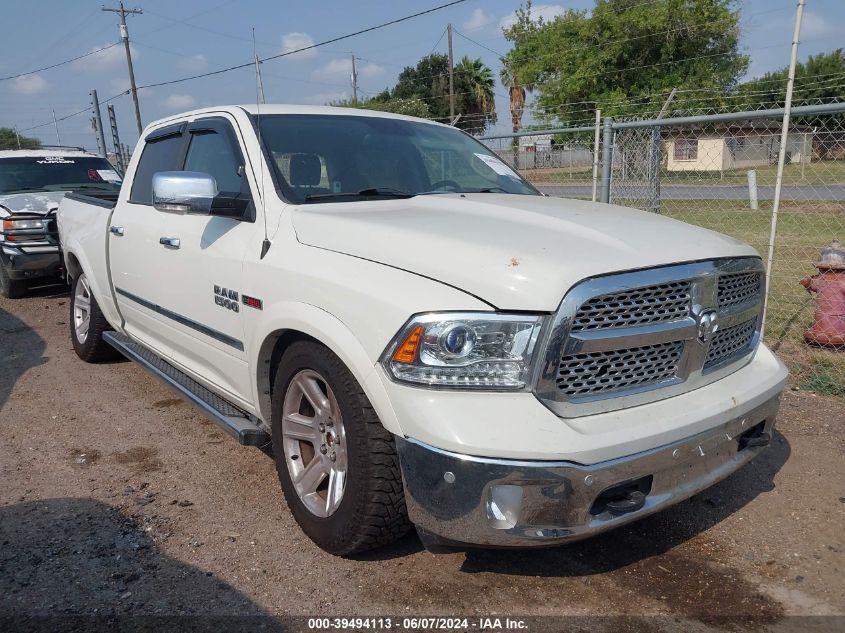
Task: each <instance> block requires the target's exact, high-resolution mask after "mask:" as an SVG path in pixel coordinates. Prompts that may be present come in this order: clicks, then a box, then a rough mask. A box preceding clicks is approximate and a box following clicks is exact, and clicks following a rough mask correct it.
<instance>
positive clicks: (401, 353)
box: [393, 325, 423, 363]
mask: <svg viewBox="0 0 845 633" xmlns="http://www.w3.org/2000/svg"><path fill="white" fill-rule="evenodd" d="M422 335H423V326H422V325H418V326H417V327H415V328H414V329H413V330H411V332H410V333H409V334H408V336H406V337H405V340H404V341H402V344H401V345H400V346H399V347H397V348H396V351H395V352H393V360H395V361H396V362H397V363H413V362H414V361H415V360H416V359H417V351H418V350H419V348H420V343H421V342H422Z"/></svg>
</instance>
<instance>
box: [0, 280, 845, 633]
mask: <svg viewBox="0 0 845 633" xmlns="http://www.w3.org/2000/svg"><path fill="white" fill-rule="evenodd" d="M67 322H68V299H67V296H66V294H65V291H64V289H63V288H60V287H52V288H43V289H39V290H37V291H36V293H35V295H34V296H30V297H28V298H25V299H22V300H17V301H7V300H4V299H0V472H2V475H0V545H2V547H0V616H5V617H9V616H14V617H17V618H18V620H14V621H15V622H18V623H20V622H21V621H22V620H21V619H20V618H29V617H32V616H44V615H52V616H62V615H67V614H82V615H91V614H95V615H107V616H114V615H117V616H120V615H139V614H162V615H183V614H204V615H241V616H243V615H266V614H269V615H273V616H287V615H300V616H328V617H334V616H351V615H360V616H376V615H392V616H407V615H421V614H428V615H444V616H458V615H462V616H470V617H473V618H475V617H478V616H490V617H505V616H512V617H513V616H560V615H570V616H603V618H605V619H602V620H597V621H593V620H583V621H584V622H591V623H592V624H590V625H589V626H587V629H589V630H598V629H602V628H605V629H608V630H611V629H617V628H626V629H628V630H647V631H657V630H664V629H669V628H677V627H681V628H683V629H684V630H708V629H721V630H745V629H774V630H778V629H780V630H796V629H799V628H800V629H801V630H802V631H808V632H809V631H815V630H843V629H845V618H841V617H840V618H795V617H791V616H809V615H815V616H825V615H839V616H842V615H845V570H843V563H844V562H845V553H844V552H845V529H843V525H845V522H843V518H844V517H845V459H843V454H845V450H843V449H845V439H843V434H842V428H843V424H845V402H843V401H842V400H841V399H839V400H837V399H831V398H825V397H822V396H815V395H813V394H810V393H804V392H798V391H790V392H788V393H787V394H786V396H785V399H784V402H783V405H782V408H781V416H780V420H779V425H778V429H779V432H778V433H777V434H776V438H775V442H774V444H773V446H772V448H770V449H769V450H768V451H766V452H765V453H764V454H763V455H761V456H760V457H759V458H758V459H757V460H755V461H754V462H753V463H751V464H749V465H748V466H746V467H745V468H743V469H742V470H741V471H739V472H738V473H735V474H734V475H733V476H731V477H730V478H728V479H727V480H725V481H723V482H722V483H720V484H718V485H716V486H715V487H713V488H711V489H710V490H708V491H705V492H704V493H702V494H699V495H697V496H696V497H694V498H693V499H691V500H689V501H686V502H684V503H681V504H679V505H678V506H676V507H674V508H672V509H669V510H667V511H665V512H663V513H660V514H658V515H656V516H653V517H650V518H647V519H644V520H642V521H640V522H638V523H635V524H633V525H631V526H629V527H624V528H620V529H618V530H616V531H613V532H610V533H608V534H605V535H603V536H600V537H597V538H595V539H592V540H589V541H585V542H581V543H577V544H573V545H569V546H566V547H558V548H554V549H545V550H534V551H518V550H515V551H511V550H507V551H503V550H498V551H483V550H475V551H468V552H462V553H454V554H448V555H440V556H435V555H432V554H429V553H428V552H426V551H425V550H423V549H422V546H421V545H420V542H419V540H418V539H417V537H416V535H415V534H411V535H409V536H408V537H406V538H404V539H403V540H402V541H401V542H400V543H398V544H396V545H395V546H392V547H390V548H387V549H383V550H379V551H377V552H375V553H373V554H370V555H368V556H363V557H360V558H358V559H354V560H352V559H340V558H335V557H332V556H330V555H328V554H325V553H324V552H322V551H321V550H319V549H318V548H317V547H316V546H314V545H313V544H312V543H311V542H310V541H309V540H308V539H307V538H306V537H305V536H304V535H303V534H302V533H301V532H300V530H299V529H298V528H297V526H296V524H295V523H294V521H293V518H292V517H291V515H290V513H289V512H288V510H287V508H286V506H285V504H284V501H283V499H282V495H281V491H280V488H279V485H278V481H277V479H276V474H275V471H274V467H273V462H272V460H271V459H270V458H269V457H268V456H267V455H266V454H264V453H262V452H261V451H259V450H257V449H252V448H244V447H241V446H239V445H238V444H237V443H236V442H234V441H232V440H231V439H230V438H229V436H227V435H225V434H224V433H223V432H222V431H220V430H218V428H217V427H216V426H214V425H213V424H212V423H211V422H210V421H209V420H208V419H206V418H205V417H203V416H202V415H201V414H200V413H198V412H197V411H196V410H195V409H193V408H192V407H191V406H190V405H189V404H187V403H186V402H184V401H183V400H181V399H179V398H177V397H175V396H174V395H173V394H172V393H171V392H170V391H168V390H167V389H166V388H165V387H164V386H163V385H161V384H160V383H158V382H157V381H156V380H155V379H153V378H151V377H149V376H148V375H147V374H146V373H144V372H143V371H142V370H141V369H140V368H138V367H136V366H135V365H133V364H131V363H129V362H115V363H111V364H105V365H86V364H84V363H82V362H81V361H79V360H78V359H77V358H76V356H75V355H74V353H73V349H72V347H71V344H70V340H69V337H68V323H67ZM661 616H662V617H661ZM726 618H727V619H726ZM573 621H577V620H549V619H546V620H542V619H537V620H534V621H533V622H535V623H537V626H541V624H542V623H543V622H546V623H547V624H548V623H549V622H554V623H562V622H570V623H571V622H573ZM623 623H624V626H623ZM557 626H558V625H557V624H555V625H553V626H551V628H557ZM561 626H562V625H561ZM529 630H530V627H529Z"/></svg>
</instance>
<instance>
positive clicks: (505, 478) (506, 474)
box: [396, 394, 780, 547]
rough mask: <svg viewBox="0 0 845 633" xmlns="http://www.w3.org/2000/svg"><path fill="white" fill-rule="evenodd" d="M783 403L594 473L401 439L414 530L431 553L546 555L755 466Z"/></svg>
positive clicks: (593, 467)
mask: <svg viewBox="0 0 845 633" xmlns="http://www.w3.org/2000/svg"><path fill="white" fill-rule="evenodd" d="M779 401H780V394H778V395H777V396H775V397H773V398H771V399H770V400H768V401H766V402H764V403H763V404H761V405H760V406H758V407H757V408H755V409H753V410H752V411H750V412H748V413H746V414H745V415H743V416H742V417H739V418H736V419H734V420H731V421H730V422H728V423H726V424H723V425H721V426H719V427H717V428H715V429H711V430H710V431H707V432H706V433H702V434H700V435H696V436H694V437H691V438H688V439H685V440H681V441H679V442H675V443H673V444H669V445H667V446H662V447H660V448H656V449H653V450H650V451H645V452H642V453H638V454H635V455H631V456H628V457H622V458H619V459H614V460H611V461H606V462H602V463H598V464H593V465H591V466H582V465H579V464H576V463H573V462H543V461H510V460H503V459H488V458H481V457H470V456H467V455H461V454H458V453H452V452H448V451H443V450H440V449H436V448H433V447H431V446H428V445H425V444H422V443H421V442H417V441H415V440H412V439H406V438H400V437H397V438H396V444H397V447H398V449H399V458H400V462H401V465H402V476H403V480H404V483H405V496H406V501H407V505H408V513H409V515H410V518H411V521H413V522H414V524H415V525H416V526H417V528H419V529H420V531H421V534H422V535H423V536H424V541H426V540H428V541H429V542H427V543H426V545H429V544H432V545H438V544H439V545H457V544H464V545H465V544H471V545H480V546H515V547H526V546H543V545H553V544H556V543H561V542H566V541H574V540H579V539H582V538H587V537H589V536H592V535H594V534H598V533H599V532H603V531H605V530H609V529H612V528H614V527H618V526H620V525H624V524H625V523H630V522H631V521H634V520H636V519H639V518H641V517H644V516H646V515H649V514H652V513H654V512H657V511H659V510H661V509H663V508H666V507H668V506H670V505H673V504H675V503H678V502H679V501H682V500H684V499H687V498H688V497H691V496H692V495H694V494H695V493H697V492H699V491H701V490H704V489H705V488H707V487H709V486H711V485H713V484H714V483H716V482H717V481H719V480H721V479H724V478H725V477H727V476H728V475H730V474H731V473H733V472H734V471H736V470H737V469H739V468H740V467H741V466H743V465H744V464H746V463H747V462H749V461H750V460H752V459H753V458H754V457H755V456H756V455H757V454H758V453H759V452H760V451H761V450H763V448H764V447H765V445H766V444H767V443H768V440H769V439H770V438H771V434H772V432H773V428H774V423H775V417H776V415H777V411H778V406H779Z"/></svg>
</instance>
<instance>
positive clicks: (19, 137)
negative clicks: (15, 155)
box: [13, 126, 21, 149]
mask: <svg viewBox="0 0 845 633" xmlns="http://www.w3.org/2000/svg"><path fill="white" fill-rule="evenodd" d="M13 129H14V130H15V138H16V139H17V140H18V149H20V148H21V135H20V134H18V128H17V126H15V127H14V128H13Z"/></svg>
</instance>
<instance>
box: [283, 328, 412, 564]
mask: <svg viewBox="0 0 845 633" xmlns="http://www.w3.org/2000/svg"><path fill="white" fill-rule="evenodd" d="M273 385H274V389H273V401H272V418H273V424H272V427H273V429H272V430H273V454H274V456H275V460H276V470H277V472H278V475H279V481H280V483H281V486H282V491H283V492H284V495H285V500H286V501H287V504H288V507H289V508H290V510H291V513H292V514H293V517H294V519H295V520H296V522H297V523H298V524H299V526H300V528H302V531H303V532H305V534H306V535H307V536H308V537H309V538H310V539H311V540H312V541H314V542H315V543H316V544H317V545H318V546H319V547H321V548H322V549H324V550H326V551H327V552H329V553H331V554H335V555H338V556H345V555H349V554H355V553H359V552H364V551H367V550H371V549H374V548H376V547H380V546H382V545H387V544H388V543H391V542H393V541H395V540H396V539H398V538H399V537H401V536H402V535H403V534H405V532H407V531H408V529H409V528H410V522H409V521H408V516H407V511H406V508H405V496H404V492H403V489H402V477H401V473H400V469H399V457H398V455H397V454H396V449H395V446H394V442H393V436H392V435H391V434H390V433H389V432H388V431H387V430H386V429H385V428H384V427H383V426H382V424H381V422H380V421H379V419H378V416H377V415H376V413H375V411H374V410H373V408H372V406H371V405H370V402H369V400H368V399H367V396H366V395H365V394H364V392H363V390H362V389H361V386H360V385H359V384H358V382H357V381H356V380H355V378H354V377H353V376H352V374H351V373H350V372H349V370H348V369H347V368H346V366H345V365H344V364H343V362H342V361H341V360H340V359H339V358H338V357H337V356H336V355H335V354H333V353H332V352H331V351H330V350H329V349H327V348H326V347H324V346H323V345H321V344H319V343H317V342H314V341H297V342H295V343H293V344H292V345H291V346H290V347H289V348H288V350H287V351H286V352H285V354H284V356H283V357H282V359H281V361H280V363H279V367H278V369H277V371H276V377H275V380H274V383H273Z"/></svg>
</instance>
